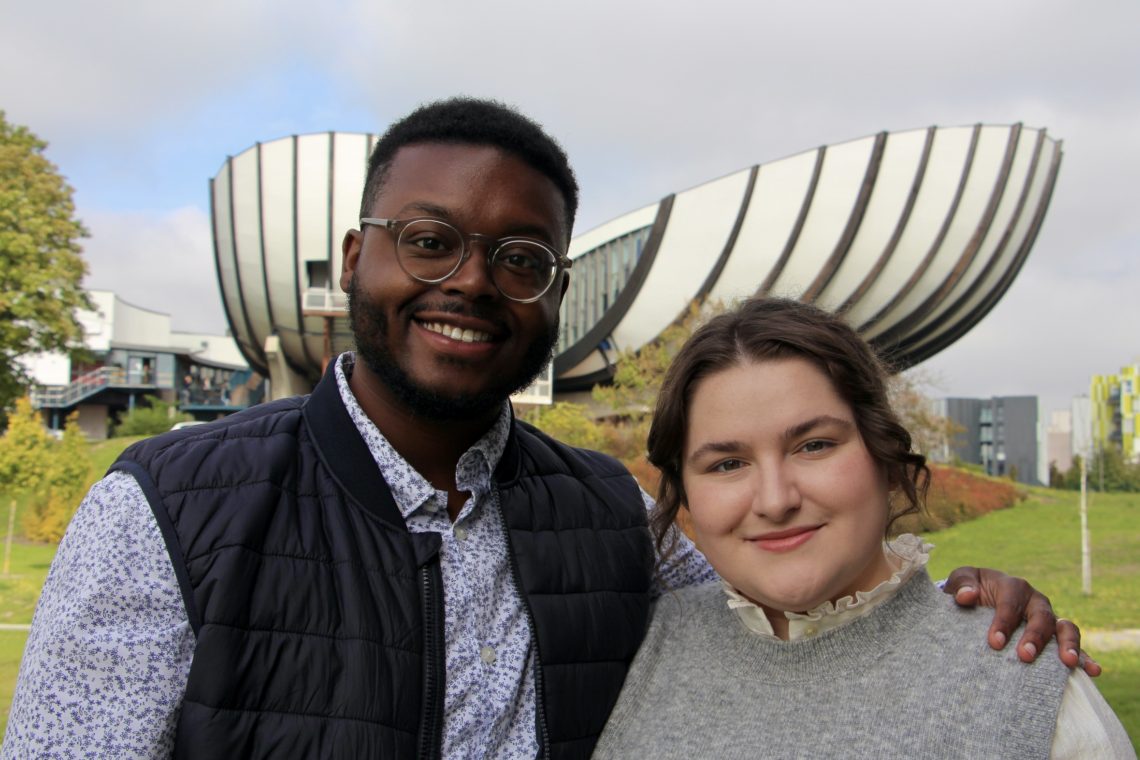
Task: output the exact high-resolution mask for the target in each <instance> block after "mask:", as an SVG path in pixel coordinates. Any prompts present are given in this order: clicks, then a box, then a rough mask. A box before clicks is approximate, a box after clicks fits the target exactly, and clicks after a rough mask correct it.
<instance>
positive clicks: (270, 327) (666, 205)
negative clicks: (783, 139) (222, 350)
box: [211, 124, 1061, 395]
mask: <svg viewBox="0 0 1140 760" xmlns="http://www.w3.org/2000/svg"><path fill="white" fill-rule="evenodd" d="M375 140H376V137H375V136H373V135H363V134H346V133H326V134H315V135H304V136H294V137H289V138H284V139H280V140H275V141H273V142H268V143H259V144H258V145H255V146H254V147H252V148H250V149H249V150H246V151H245V152H243V153H241V154H239V155H237V156H234V157H232V158H229V159H228V160H227V161H226V163H225V165H224V166H223V167H222V169H221V171H220V172H219V173H218V175H217V176H216V177H215V178H214V179H213V180H211V197H212V201H213V223H214V240H215V256H216V261H217V267H218V279H219V283H220V285H221V289H222V298H223V303H224V304H225V308H226V314H227V317H228V319H229V323H230V326H231V329H232V332H233V334H234V336H235V337H236V339H237V342H238V346H239V348H240V350H241V352H242V353H243V354H244V355H245V357H246V359H247V360H248V361H249V363H250V365H251V366H253V367H254V368H257V369H258V370H261V371H265V372H268V373H269V374H270V376H271V378H273V380H274V395H281V394H283V393H288V392H293V391H296V390H302V389H305V390H307V388H306V387H305V386H306V385H307V384H309V383H312V382H313V381H314V380H315V379H316V377H317V376H318V374H319V372H320V370H321V368H322V366H323V363H324V361H325V360H326V359H327V357H329V356H333V355H335V354H336V353H337V352H338V351H340V350H343V349H345V348H348V347H350V345H351V335H350V334H349V332H348V326H347V321H346V319H345V317H344V311H343V309H344V296H343V294H342V293H340V290H339V287H338V281H339V277H340V241H341V238H342V236H343V234H344V232H345V230H347V229H349V228H351V227H354V226H356V224H357V219H356V217H357V213H358V206H359V202H360V194H361V191H362V189H363V184H364V168H365V165H366V161H367V157H368V154H369V152H370V150H371V148H372V145H373V144H374V142H375ZM1060 162H1061V143H1060V142H1059V141H1057V140H1054V139H1052V138H1050V137H1049V136H1048V135H1047V134H1046V132H1045V130H1043V129H1030V128H1026V127H1023V126H1022V125H1020V124H1014V125H1011V126H990V125H985V126H983V125H975V126H972V127H950V128H945V127H944V128H936V127H930V128H928V129H921V130H913V131H906V132H896V133H887V132H881V133H879V134H877V135H874V136H871V137H866V138H862V139H858V140H853V141H851V142H846V143H841V144H838V145H831V146H824V147H821V148H818V149H815V150H811V151H807V152H804V153H800V154H798V155H794V156H791V157H789V158H785V159H782V160H779V161H773V162H771V163H766V164H761V165H756V166H752V167H750V168H747V169H743V170H741V171H739V172H736V173H734V174H730V175H728V176H726V177H721V178H720V179H715V180H712V181H710V182H706V183H704V184H702V185H699V186H697V187H694V188H692V189H689V190H685V191H683V192H679V193H676V194H673V195H669V196H666V197H665V198H663V199H662V200H661V201H659V202H658V203H655V204H652V205H650V206H646V207H644V208H640V209H637V210H636V211H632V212H630V213H628V214H625V215H624V216H621V217H619V218H617V219H614V220H613V221H610V222H607V223H606V224H603V225H601V226H599V227H597V228H595V229H593V230H590V231H589V232H586V233H584V234H582V235H579V236H578V237H576V238H574V240H573V241H572V242H571V246H570V256H571V258H572V259H574V268H573V270H572V273H571V274H572V276H571V279H570V288H569V290H568V291H567V294H566V299H565V301H564V303H563V307H562V336H561V339H560V343H559V346H558V349H557V353H556V356H555V360H554V382H555V387H556V389H557V390H577V389H582V388H586V387H589V386H591V385H593V384H596V383H598V382H602V381H605V380H606V379H608V378H609V376H610V374H611V371H612V362H613V361H614V360H615V358H616V356H617V354H618V353H619V352H621V351H623V350H637V349H639V348H641V347H642V346H644V345H645V344H646V343H648V342H650V341H652V340H653V339H654V338H655V337H656V336H657V335H659V334H660V333H661V331H662V330H664V329H665V328H666V327H667V326H669V325H670V324H671V323H673V322H674V321H675V320H677V319H678V318H679V317H680V316H681V315H683V314H684V313H685V311H686V309H687V308H688V305H689V304H690V303H691V302H693V301H694V300H696V301H702V302H703V301H723V302H730V301H732V300H734V299H737V298H740V297H744V296H749V295H752V294H756V293H771V294H778V295H784V296H788V297H792V298H798V299H801V300H804V301H809V302H813V303H816V304H818V305H821V306H823V307H825V308H829V309H833V310H839V311H841V312H843V313H844V314H846V315H847V319H848V320H849V321H850V322H851V324H852V325H854V326H855V327H856V328H857V329H858V330H859V331H860V333H861V334H862V335H863V336H864V337H866V338H867V339H869V340H870V341H871V342H872V343H873V344H874V345H875V346H876V347H877V348H878V349H879V350H880V351H881V352H883V353H884V354H885V355H886V356H888V357H889V358H891V359H892V360H893V361H894V363H895V364H896V365H898V366H909V365H912V364H915V363H918V362H920V361H922V360H924V359H926V358H928V357H930V356H933V355H934V354H935V353H937V352H938V351H941V350H942V349H943V348H945V347H947V346H949V345H950V344H951V343H953V342H954V341H955V340H957V339H958V338H960V337H961V336H962V335H964V334H965V333H966V332H967V331H968V330H969V329H970V328H971V327H973V326H974V325H975V324H977V322H978V321H979V320H980V319H982V317H984V316H985V315H986V313H987V312H988V311H989V310H990V309H991V308H993V306H994V304H996V303H997V301H998V300H999V299H1000V298H1001V297H1002V295H1003V294H1004V293H1005V292H1006V290H1007V289H1008V288H1009V286H1010V283H1011V282H1012V281H1013V278H1014V277H1015V276H1016V275H1017V272H1018V271H1019V270H1020V268H1021V266H1022V264H1023V263H1024V261H1025V258H1026V256H1028V254H1029V251H1030V248H1031V247H1032V245H1033V241H1034V239H1035V238H1036V235H1037V232H1038V230H1039V229H1040V227H1041V223H1042V221H1043V219H1044V216H1045V211H1046V209H1047V208H1048V205H1049V199H1050V196H1051V194H1052V190H1053V185H1054V183H1055V181H1056V178H1057V171H1058V169H1059V167H1060Z"/></svg>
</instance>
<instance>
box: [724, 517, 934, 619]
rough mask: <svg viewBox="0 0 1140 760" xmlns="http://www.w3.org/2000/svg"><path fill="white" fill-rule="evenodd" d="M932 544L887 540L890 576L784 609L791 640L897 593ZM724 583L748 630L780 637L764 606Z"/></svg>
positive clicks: (909, 538)
mask: <svg viewBox="0 0 1140 760" xmlns="http://www.w3.org/2000/svg"><path fill="white" fill-rule="evenodd" d="M933 548H934V547H933V545H931V544H928V543H925V542H924V541H923V540H922V539H921V538H919V537H918V536H914V535H911V534H910V533H904V534H903V535H901V536H898V537H897V538H895V539H894V540H893V541H891V542H890V543H884V544H883V553H884V554H885V555H886V557H887V561H888V562H890V563H891V565H892V566H894V567H895V568H897V569H896V570H895V572H894V573H893V574H892V575H891V577H890V578H888V579H887V580H885V581H883V582H882V583H880V584H879V585H878V586H875V588H873V589H871V590H869V591H856V592H855V596H854V597H851V596H844V597H841V598H840V599H839V600H838V601H835V602H830V601H829V602H824V603H823V604H821V605H819V606H818V607H816V608H814V609H812V610H808V611H807V612H805V613H799V612H785V613H784V617H786V618H787V619H788V641H796V640H797V639H802V638H810V637H812V636H817V635H819V634H820V633H823V632H824V631H828V630H831V629H832V628H839V627H840V626H843V625H846V624H847V623H850V622H851V621H852V620H857V619H858V618H861V617H863V616H864V615H866V614H867V613H869V612H871V611H872V610H873V609H875V608H876V607H878V606H879V605H880V604H882V603H883V602H885V601H887V600H888V599H890V598H891V597H892V596H894V595H895V592H897V591H898V590H899V589H900V588H901V587H902V585H903V584H904V583H906V582H907V581H908V580H910V578H911V577H912V576H914V574H915V573H917V572H918V571H919V570H921V569H922V568H923V567H925V566H926V563H927V562H928V561H929V560H930V550H931V549H933ZM721 584H722V586H723V587H724V593H725V595H726V596H727V597H728V607H729V609H731V610H733V611H735V612H736V614H737V616H738V617H739V618H740V620H741V622H742V623H744V625H745V626H746V627H747V628H748V630H750V631H752V632H753V633H755V634H758V635H761V636H767V637H769V638H778V637H777V636H776V633H775V631H774V630H773V629H772V624H771V622H769V620H768V616H767V615H766V614H764V610H763V608H761V607H760V606H758V605H757V604H755V603H754V602H753V601H752V600H751V599H749V598H748V597H746V596H744V595H743V594H741V593H740V592H739V591H737V590H736V589H734V588H733V587H732V586H730V585H729V584H728V583H726V582H724V581H723V580H722V581H721Z"/></svg>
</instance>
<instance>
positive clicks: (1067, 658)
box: [1057, 618, 1100, 669]
mask: <svg viewBox="0 0 1140 760" xmlns="http://www.w3.org/2000/svg"><path fill="white" fill-rule="evenodd" d="M1057 653H1058V655H1059V656H1060V657H1061V662H1063V663H1065V664H1066V665H1068V666H1069V667H1070V668H1078V667H1083V659H1082V657H1081V629H1080V628H1078V627H1077V624H1076V623H1074V622H1073V621H1071V620H1063V619H1061V618H1057ZM1086 658H1087V656H1086ZM1093 664H1094V665H1095V664H1096V663H1095V662H1094V663H1093ZM1099 667H1100V666H1099V665H1098V666H1097V668H1098V669H1099Z"/></svg>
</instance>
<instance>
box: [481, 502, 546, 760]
mask: <svg viewBox="0 0 1140 760" xmlns="http://www.w3.org/2000/svg"><path fill="white" fill-rule="evenodd" d="M495 501H496V502H498V503H497V505H496V506H498V508H499V510H498V511H499V522H501V523H502V524H503V535H504V536H506V539H507V565H508V566H509V567H510V568H511V580H512V581H514V584H515V591H517V592H518V594H519V599H521V600H522V603H523V611H524V612H525V613H526V620H527V625H528V626H529V627H530V642H531V645H532V646H533V647H534V712H535V722H536V723H537V724H538V756H537V757H538V758H539V759H541V758H544V757H547V756H548V752H549V749H550V729H549V728H548V727H547V725H546V702H545V701H544V699H543V691H542V663H541V662H540V660H539V656H538V633H537V632H536V631H535V626H534V610H532V609H531V607H530V599H529V598H528V597H527V595H526V594H525V593H524V592H523V585H522V579H521V576H520V575H519V567H518V562H517V560H516V559H515V549H514V545H513V544H512V543H511V531H510V528H509V527H508V526H507V516H506V515H504V514H503V504H502V500H501V499H500V498H499V494H498V493H496V494H495Z"/></svg>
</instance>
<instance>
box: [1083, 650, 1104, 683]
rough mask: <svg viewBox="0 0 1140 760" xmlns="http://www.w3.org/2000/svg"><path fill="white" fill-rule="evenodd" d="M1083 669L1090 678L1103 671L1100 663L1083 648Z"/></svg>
mask: <svg viewBox="0 0 1140 760" xmlns="http://www.w3.org/2000/svg"><path fill="white" fill-rule="evenodd" d="M1080 662H1081V669H1082V670H1084V671H1085V674H1086V675H1088V676H1089V678H1096V677H1097V676H1099V675H1100V674H1101V673H1102V672H1103V671H1102V670H1101V667H1100V663H1098V662H1097V661H1096V660H1094V659H1093V658H1092V657H1090V656H1089V655H1088V654H1087V653H1086V652H1085V651H1084V650H1083V649H1082V650H1081V660H1080Z"/></svg>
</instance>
